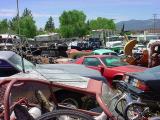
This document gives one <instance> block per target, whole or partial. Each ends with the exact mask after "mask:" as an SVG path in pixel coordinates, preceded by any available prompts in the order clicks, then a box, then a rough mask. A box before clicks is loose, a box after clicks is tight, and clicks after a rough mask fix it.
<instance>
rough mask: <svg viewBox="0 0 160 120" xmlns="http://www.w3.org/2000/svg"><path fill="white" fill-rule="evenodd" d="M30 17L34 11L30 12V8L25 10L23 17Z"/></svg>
mask: <svg viewBox="0 0 160 120" xmlns="http://www.w3.org/2000/svg"><path fill="white" fill-rule="evenodd" d="M26 16H30V17H32V11H31V10H29V9H28V8H25V9H24V11H23V14H22V17H26Z"/></svg>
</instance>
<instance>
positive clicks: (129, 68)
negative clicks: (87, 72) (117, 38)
mask: <svg viewBox="0 0 160 120" xmlns="http://www.w3.org/2000/svg"><path fill="white" fill-rule="evenodd" d="M74 63H76V64H84V65H86V66H87V67H89V68H92V69H95V70H99V71H100V72H101V73H102V75H103V76H104V77H105V78H106V79H107V80H108V81H109V83H112V80H122V78H123V75H124V73H126V72H142V71H144V70H145V69H146V68H145V67H140V66H134V65H129V64H128V63H126V62H124V61H123V60H122V59H121V58H120V57H118V56H114V55H93V56H83V57H81V58H79V59H77V60H76V61H75V62H74Z"/></svg>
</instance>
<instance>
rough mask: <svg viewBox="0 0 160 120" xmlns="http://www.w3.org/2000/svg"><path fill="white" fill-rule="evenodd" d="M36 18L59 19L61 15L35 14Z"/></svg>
mask: <svg viewBox="0 0 160 120" xmlns="http://www.w3.org/2000/svg"><path fill="white" fill-rule="evenodd" d="M33 16H34V17H50V16H52V17H53V18H58V17H59V15H55V14H48V13H46V14H45V13H33Z"/></svg>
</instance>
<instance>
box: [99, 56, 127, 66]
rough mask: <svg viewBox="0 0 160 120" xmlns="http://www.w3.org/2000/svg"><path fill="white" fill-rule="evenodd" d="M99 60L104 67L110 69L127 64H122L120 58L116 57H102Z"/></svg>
mask: <svg viewBox="0 0 160 120" xmlns="http://www.w3.org/2000/svg"><path fill="white" fill-rule="evenodd" d="M101 60H102V61H103V63H104V64H105V65H106V66H110V67H115V66H125V65H128V63H126V62H124V61H123V60H122V59H121V58H120V57H116V56H110V57H103V58H101Z"/></svg>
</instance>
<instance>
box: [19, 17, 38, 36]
mask: <svg viewBox="0 0 160 120" xmlns="http://www.w3.org/2000/svg"><path fill="white" fill-rule="evenodd" d="M36 31H37V28H36V25H35V21H34V20H33V19H32V17H31V16H25V17H23V18H21V19H20V34H21V35H24V36H26V37H27V38H33V37H34V36H36ZM17 33H18V29H17Z"/></svg>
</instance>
